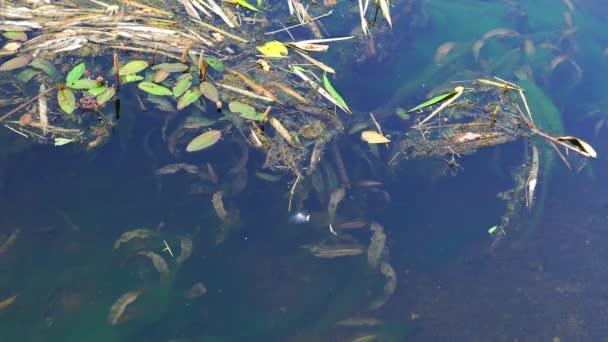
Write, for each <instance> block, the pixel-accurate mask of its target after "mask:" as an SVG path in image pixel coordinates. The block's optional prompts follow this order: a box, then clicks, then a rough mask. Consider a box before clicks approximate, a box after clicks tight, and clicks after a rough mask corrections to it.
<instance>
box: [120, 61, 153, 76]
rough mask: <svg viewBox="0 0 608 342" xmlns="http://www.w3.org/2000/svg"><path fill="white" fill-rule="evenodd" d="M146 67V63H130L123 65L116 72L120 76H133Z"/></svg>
mask: <svg viewBox="0 0 608 342" xmlns="http://www.w3.org/2000/svg"><path fill="white" fill-rule="evenodd" d="M147 67H148V62H146V61H132V62H129V63H127V64H125V65H124V66H123V67H122V68H120V70H119V71H118V72H119V73H120V75H133V74H137V73H138V72H140V71H142V70H144V69H145V68H147Z"/></svg>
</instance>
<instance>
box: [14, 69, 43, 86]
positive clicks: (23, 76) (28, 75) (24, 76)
mask: <svg viewBox="0 0 608 342" xmlns="http://www.w3.org/2000/svg"><path fill="white" fill-rule="evenodd" d="M36 75H38V71H36V70H34V69H30V68H27V69H25V70H23V71H22V72H20V73H19V75H17V79H18V80H19V81H21V82H23V83H27V82H29V80H31V79H32V77H34V76H36Z"/></svg>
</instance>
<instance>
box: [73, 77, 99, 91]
mask: <svg viewBox="0 0 608 342" xmlns="http://www.w3.org/2000/svg"><path fill="white" fill-rule="evenodd" d="M66 85H67V86H68V87H70V88H72V89H86V90H89V89H93V88H97V87H98V85H97V80H92V79H90V78H86V79H83V80H76V81H74V82H70V83H67V84H66Z"/></svg>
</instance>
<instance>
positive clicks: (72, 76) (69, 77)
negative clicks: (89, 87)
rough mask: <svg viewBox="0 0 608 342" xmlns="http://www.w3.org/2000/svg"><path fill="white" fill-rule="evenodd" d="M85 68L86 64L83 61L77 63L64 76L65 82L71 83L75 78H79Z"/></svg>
mask: <svg viewBox="0 0 608 342" xmlns="http://www.w3.org/2000/svg"><path fill="white" fill-rule="evenodd" d="M86 69H87V66H86V64H84V63H80V64H78V65H77V66H75V67H74V68H73V69H72V70H70V72H69V73H68V75H67V76H66V77H65V83H71V82H74V81H76V80H79V79H80V78H81V77H82V75H84V71H85V70H86Z"/></svg>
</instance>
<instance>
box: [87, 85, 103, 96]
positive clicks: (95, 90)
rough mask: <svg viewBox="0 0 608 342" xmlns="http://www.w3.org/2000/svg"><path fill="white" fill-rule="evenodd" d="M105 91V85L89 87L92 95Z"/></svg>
mask: <svg viewBox="0 0 608 342" xmlns="http://www.w3.org/2000/svg"><path fill="white" fill-rule="evenodd" d="M105 91H106V86H105V85H101V86H99V87H95V88H91V89H89V94H91V95H93V96H97V95H100V94H102V93H103V92H105Z"/></svg>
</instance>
